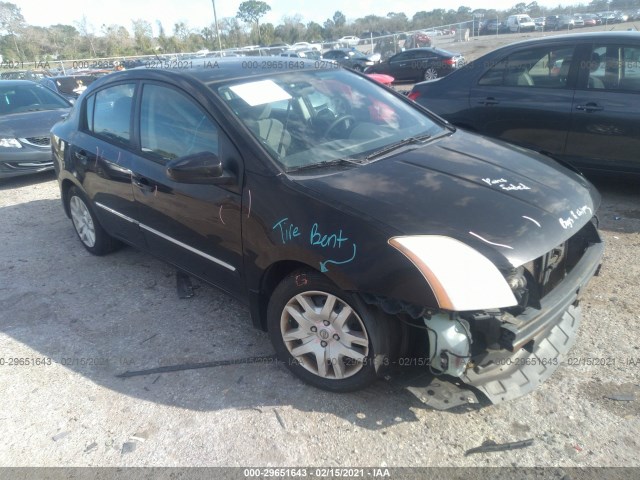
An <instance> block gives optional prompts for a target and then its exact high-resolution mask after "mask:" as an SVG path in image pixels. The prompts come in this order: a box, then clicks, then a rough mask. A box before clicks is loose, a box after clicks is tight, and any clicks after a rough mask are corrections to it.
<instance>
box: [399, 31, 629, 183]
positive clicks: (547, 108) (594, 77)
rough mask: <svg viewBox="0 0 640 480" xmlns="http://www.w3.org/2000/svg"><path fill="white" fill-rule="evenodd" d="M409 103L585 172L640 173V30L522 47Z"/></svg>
mask: <svg viewBox="0 0 640 480" xmlns="http://www.w3.org/2000/svg"><path fill="white" fill-rule="evenodd" d="M409 97H410V98H412V99H413V100H415V101H416V102H418V103H419V104H421V105H423V106H425V107H427V108H428V109H430V110H431V111H433V112H436V113H437V114H439V115H441V116H442V117H444V118H445V119H447V120H448V121H449V122H451V123H453V124H454V125H456V126H459V127H462V128H465V129H468V130H472V131H475V132H478V133H482V134H484V135H489V136H491V137H497V138H500V139H502V140H506V141H508V142H510V143H514V144H517V145H521V146H525V147H528V148H531V149H534V150H537V151H539V152H543V153H546V154H548V155H550V156H552V157H554V158H557V159H561V160H564V161H567V162H569V163H571V164H573V165H574V166H576V167H578V168H579V169H581V170H584V171H585V172H589V171H598V172H607V173H616V174H635V175H640V153H639V152H640V108H638V106H639V105H640V32H596V33H581V34H567V35H557V36H553V37H546V38H540V39H535V40H529V41H525V42H520V43H515V44H512V45H508V46H506V47H503V48H500V49H497V50H495V51H493V52H491V53H488V54H487V55H484V56H482V57H480V58H478V59H477V60H475V61H473V62H471V63H469V64H467V65H466V66H465V67H463V68H461V69H459V70H456V71H454V72H453V73H451V74H450V75H448V76H447V77H445V78H442V79H439V80H436V81H433V82H423V83H419V84H417V85H415V87H414V88H413V90H412V91H411V92H410V93H409Z"/></svg>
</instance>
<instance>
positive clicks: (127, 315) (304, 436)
mask: <svg viewBox="0 0 640 480" xmlns="http://www.w3.org/2000/svg"><path fill="white" fill-rule="evenodd" d="M597 185H598V186H599V188H600V189H601V191H602V193H603V198H604V202H603V205H602V207H601V209H600V218H601V227H602V234H603V235H604V238H605V239H606V242H607V249H606V257H605V262H604V267H603V270H602V273H601V276H600V277H597V278H595V279H594V280H593V281H592V282H591V284H590V285H589V288H588V289H587V292H586V294H585V297H584V300H583V308H584V318H583V324H582V327H581V330H580V336H579V339H578V343H577V345H576V346H575V347H574V349H573V350H572V353H571V356H570V358H568V359H566V360H565V364H564V365H563V366H561V367H560V368H559V370H558V371H557V372H556V373H555V374H554V375H553V377H552V378H551V379H550V380H549V381H547V382H546V383H545V384H543V385H541V386H540V387H539V388H538V389H537V390H536V391H535V392H534V393H532V394H530V395H528V396H526V397H524V398H520V399H518V400H516V401H512V402H509V403H504V404H501V405H497V406H481V407H479V408H459V409H457V410H455V411H447V412H439V411H434V410H431V409H429V408H427V407H425V406H424V405H422V404H421V403H420V402H418V401H417V400H416V399H415V398H414V397H412V396H411V395H410V394H409V393H407V392H405V391H402V390H399V389H396V388H394V387H392V386H391V385H389V384H388V383H386V382H385V381H380V382H378V383H377V384H375V385H374V386H373V387H371V388H369V389H368V390H366V391H364V392H360V393H354V394H345V395H335V394H330V393H326V392H322V391H318V390H316V389H313V388H311V387H308V386H305V385H303V384H301V383H300V382H299V381H298V380H296V379H295V378H294V377H293V376H291V375H290V374H289V373H288V372H287V371H286V370H285V368H284V367H283V366H281V365H278V364H274V363H272V362H265V363H263V364H250V365H247V364H231V365H227V366H220V367H212V368H203V369H198V370H188V371H179V372H174V373H162V374H152V375H144V376H137V377H132V378H127V379H122V378H118V377H116V375H118V374H120V373H123V372H125V371H131V370H143V369H149V368H154V367H158V366H166V365H177V364H184V363H190V362H210V361H219V360H233V359H238V358H245V357H249V356H258V355H265V354H266V355H269V354H272V353H273V351H272V349H271V346H270V344H269V341H268V338H267V335H266V334H264V333H261V332H258V331H255V330H253V329H252V328H251V327H250V325H249V314H248V311H247V310H246V308H245V307H243V306H242V305H241V304H239V303H237V302H235V301H234V300H232V299H230V298H229V297H227V296H226V295H224V294H222V293H219V292H218V291H217V290H215V289H213V288H210V287H208V286H206V285H199V284H196V286H199V287H200V288H198V289H197V290H196V295H195V296H194V297H193V298H191V299H186V300H180V299H179V298H178V296H177V293H176V282H175V272H174V270H173V269H172V268H170V267H169V266H167V265H165V264H163V263H160V262H159V261H156V260H155V259H153V258H152V257H150V256H148V255H146V254H143V253H140V252H139V251H136V250H134V249H131V248H125V249H123V250H121V251H119V252H117V253H115V254H112V255H110V256H108V257H102V258H98V257H93V256H91V255H90V254H88V253H87V252H86V251H85V250H84V249H83V248H82V246H81V245H80V243H79V241H78V240H77V238H76V237H75V233H74V231H73V227H72V225H71V223H70V221H69V220H68V219H67V218H66V217H65V216H64V213H63V211H62V207H61V204H60V201H59V193H58V188H57V183H56V182H55V180H54V179H53V177H52V175H51V174H43V175H38V176H35V177H29V178H23V179H18V180H12V181H6V182H5V183H4V184H3V185H2V186H0V244H1V245H2V246H3V248H2V250H0V305H1V306H2V310H1V313H0V349H1V350H0V351H1V354H0V358H1V359H2V360H1V361H0V362H1V363H3V365H2V366H0V392H3V395H2V398H3V399H4V402H5V405H4V408H3V409H2V411H0V431H2V436H3V442H2V447H1V448H0V465H2V466H28V465H38V466H61V465H76V466H187V465H188V466H205V465H214V466H218V465H226V466H247V465H263V466H264V465H271V466H283V465H289V466H291V465H334V466H380V465H388V466H455V465H463V466H489V465H490V466H512V465H518V466H534V465H538V466H616V465H635V466H640V461H639V460H638V456H637V452H638V450H639V449H640V438H639V437H638V432H639V431H640V416H639V415H640V387H639V386H638V384H639V383H640V380H639V377H640V375H639V373H640V322H639V320H640V314H639V313H638V312H640V295H638V285H639V284H640V265H639V264H638V262H637V258H638V253H639V252H640V207H639V206H638V205H640V192H639V191H638V188H637V184H620V183H619V182H599V183H597ZM11 359H29V363H30V365H20V364H19V363H20V361H19V360H17V361H16V360H13V362H12V360H11ZM49 359H51V360H49ZM49 361H50V362H51V363H50V364H49ZM10 363H13V365H10ZM16 363H18V364H17V365H16ZM23 363H24V362H23ZM35 363H40V364H39V365H38V364H35ZM610 395H631V397H629V398H632V399H633V400H629V401H625V400H611V399H607V398H606V397H607V396H610ZM620 398H626V397H620ZM527 438H533V439H534V444H533V445H532V446H531V447H529V448H525V449H522V450H514V451H509V452H502V453H490V454H478V455H471V456H464V453H465V451H466V450H467V449H469V448H472V447H476V446H478V445H480V444H481V443H482V442H483V441H485V440H494V441H496V442H498V443H501V442H507V441H514V440H523V439H527Z"/></svg>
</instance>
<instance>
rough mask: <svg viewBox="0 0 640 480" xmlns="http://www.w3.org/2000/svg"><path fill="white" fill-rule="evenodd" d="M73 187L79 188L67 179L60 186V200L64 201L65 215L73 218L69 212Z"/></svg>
mask: <svg viewBox="0 0 640 480" xmlns="http://www.w3.org/2000/svg"><path fill="white" fill-rule="evenodd" d="M71 187H77V185H75V184H74V183H73V182H72V181H71V180H69V179H68V178H65V179H64V180H62V183H61V184H60V199H61V200H62V206H63V207H64V213H65V214H66V215H67V217H69V218H71V212H70V211H69V190H71Z"/></svg>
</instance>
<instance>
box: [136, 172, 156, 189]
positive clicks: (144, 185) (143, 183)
mask: <svg viewBox="0 0 640 480" xmlns="http://www.w3.org/2000/svg"><path fill="white" fill-rule="evenodd" d="M132 181H133V184H134V185H135V186H136V187H138V188H139V189H140V190H142V191H143V192H145V193H150V192H152V191H153V190H154V187H153V186H152V185H151V182H149V180H148V179H147V178H145V177H141V176H139V175H133V176H132Z"/></svg>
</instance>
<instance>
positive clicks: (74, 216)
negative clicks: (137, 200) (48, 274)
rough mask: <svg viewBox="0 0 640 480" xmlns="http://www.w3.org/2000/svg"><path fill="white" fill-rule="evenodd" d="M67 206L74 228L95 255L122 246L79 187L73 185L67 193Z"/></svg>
mask: <svg viewBox="0 0 640 480" xmlns="http://www.w3.org/2000/svg"><path fill="white" fill-rule="evenodd" d="M67 208H68V209H69V213H70V214H71V223H73V228H74V229H75V231H76V234H77V235H78V238H79V239H80V242H82V245H83V246H84V248H86V249H87V251H89V252H90V253H92V254H94V255H105V254H107V253H109V252H112V251H114V250H115V249H116V248H118V247H119V246H120V242H119V241H118V240H116V239H114V238H113V237H111V236H110V235H109V234H108V233H107V232H105V230H104V229H103V228H102V226H101V225H100V223H99V222H98V219H97V218H96V215H95V213H94V211H93V207H92V206H91V202H90V201H89V200H88V199H87V197H86V195H85V194H84V193H83V192H82V191H80V189H78V188H77V187H71V188H70V189H69V192H68V193H67Z"/></svg>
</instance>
